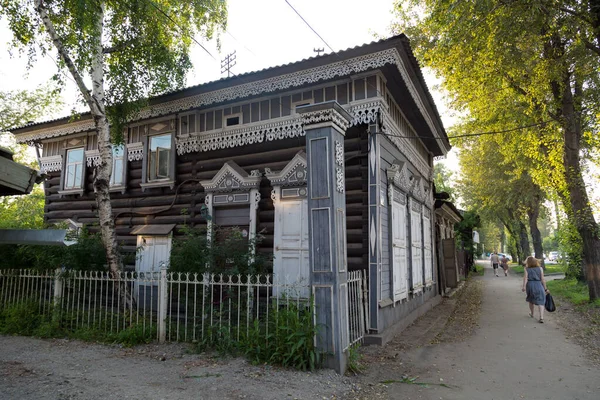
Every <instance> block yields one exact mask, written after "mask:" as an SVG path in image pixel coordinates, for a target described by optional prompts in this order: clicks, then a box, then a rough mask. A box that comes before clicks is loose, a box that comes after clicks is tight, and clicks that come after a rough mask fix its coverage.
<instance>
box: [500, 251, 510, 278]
mask: <svg viewBox="0 0 600 400" xmlns="http://www.w3.org/2000/svg"><path fill="white" fill-rule="evenodd" d="M500 266H501V267H502V269H503V270H504V276H508V258H506V254H502V258H500Z"/></svg>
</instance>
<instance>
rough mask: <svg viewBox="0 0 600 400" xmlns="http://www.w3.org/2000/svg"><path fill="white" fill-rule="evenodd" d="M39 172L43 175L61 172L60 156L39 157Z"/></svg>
mask: <svg viewBox="0 0 600 400" xmlns="http://www.w3.org/2000/svg"><path fill="white" fill-rule="evenodd" d="M40 164H41V166H40V170H41V171H42V172H43V173H47V172H56V171H61V170H62V156H61V155H58V156H48V157H40Z"/></svg>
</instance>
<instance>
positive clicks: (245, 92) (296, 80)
mask: <svg viewBox="0 0 600 400" xmlns="http://www.w3.org/2000/svg"><path fill="white" fill-rule="evenodd" d="M387 64H394V65H396V67H397V68H398V71H399V72H400V75H401V76H402V79H403V80H404V82H405V84H406V87H407V88H408V91H409V92H410V94H411V96H412V98H413V99H414V101H415V103H416V105H417V108H418V109H419V111H420V112H421V114H422V115H423V118H424V119H425V121H426V123H427V125H428V127H429V129H430V130H431V132H433V134H434V136H436V137H441V136H442V134H443V133H442V132H439V130H438V129H436V126H435V124H434V123H433V117H432V116H431V115H430V113H429V111H428V110H427V108H426V107H425V103H427V99H424V98H422V96H421V95H420V94H419V91H418V90H417V88H416V86H415V82H413V80H412V79H411V78H410V76H411V75H410V73H409V66H407V65H405V61H404V60H403V59H402V57H401V56H400V53H399V52H398V49H397V48H396V47H392V48H389V49H385V50H382V51H377V52H373V53H369V54H364V55H360V56H357V57H354V58H349V59H346V60H341V61H338V62H333V63H329V64H326V65H321V66H317V67H314V68H308V69H303V70H300V71H296V72H292V73H289V74H283V75H278V76H273V77H270V78H267V79H263V80H259V81H252V82H247V83H243V84H241V85H235V86H230V87H226V88H223V89H218V90H214V91H211V92H207V93H199V94H196V95H191V96H187V97H183V98H180V99H176V100H171V101H166V102H163V103H158V104H155V105H152V106H150V107H148V108H146V109H144V110H142V111H140V112H139V113H138V115H136V117H135V118H134V120H143V119H147V118H152V117H157V116H162V115H166V114H172V113H177V112H181V111H186V110H190V109H193V108H199V107H205V106H209V105H211V104H217V103H222V102H226V101H232V100H236V99H241V98H246V97H249V96H257V95H261V94H264V93H270V92H275V91H280V90H286V89H290V88H294V87H300V86H304V85H307V84H311V83H316V82H320V81H327V80H331V79H335V78H339V77H343V76H348V75H351V74H356V73H360V72H365V71H368V70H371V69H376V68H381V67H383V66H385V65H387ZM298 67H300V65H298ZM93 129H94V122H93V121H92V120H87V121H79V122H71V123H67V124H64V125H61V126H58V127H50V128H42V129H40V130H36V131H32V132H27V133H22V134H18V135H16V136H17V141H18V142H19V143H28V142H32V141H36V140H41V139H48V138H52V137H58V136H64V135H68V134H71V133H75V132H83V131H88V130H93Z"/></svg>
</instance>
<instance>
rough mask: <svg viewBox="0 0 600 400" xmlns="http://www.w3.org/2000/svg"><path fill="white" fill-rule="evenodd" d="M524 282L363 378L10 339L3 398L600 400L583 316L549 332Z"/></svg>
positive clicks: (2, 364) (2, 365) (389, 350)
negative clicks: (532, 310)
mask: <svg viewBox="0 0 600 400" xmlns="http://www.w3.org/2000/svg"><path fill="white" fill-rule="evenodd" d="M520 282H521V281H520V278H519V277H518V276H516V275H512V276H509V277H507V278H505V277H499V278H496V277H494V276H493V274H492V270H491V269H489V268H487V269H486V270H485V275H484V276H483V277H477V278H475V280H474V281H472V282H470V284H469V285H467V286H466V287H465V289H464V290H463V291H462V292H461V293H460V295H459V296H455V297H453V298H450V299H445V300H444V301H443V302H442V304H441V305H439V306H438V307H436V308H434V309H433V310H432V311H430V312H429V313H427V314H426V315H425V316H423V317H422V318H420V319H419V320H417V321H416V322H415V323H414V324H413V325H411V326H410V327H409V328H408V329H406V330H405V331H404V332H402V333H401V334H400V335H398V336H397V337H396V338H395V339H394V340H393V341H392V342H391V343H389V344H388V345H387V346H385V347H383V348H382V347H374V346H371V347H365V348H363V349H362V350H361V353H362V355H363V363H364V364H365V365H366V370H365V372H364V373H363V374H360V375H358V376H352V377H342V376H339V375H337V374H336V373H335V372H333V371H331V370H320V371H317V372H314V373H306V372H297V371H291V370H284V369H281V368H276V367H269V366H252V365H250V364H248V362H246V361H245V360H244V359H241V358H236V359H231V358H229V359H223V358H220V357H215V356H210V355H205V354H203V355H198V354H190V353H189V352H188V347H187V346H184V345H177V344H174V345H165V346H159V345H147V346H140V347H136V348H134V349H122V348H119V347H116V346H104V345H95V344H89V343H83V342H79V341H68V340H39V339H33V338H27V337H8V336H0V349H1V351H0V398H1V399H61V400H62V399H99V398H101V399H188V398H195V399H210V400H212V399H261V400H262V399H369V400H372V399H431V400H439V399H444V400H448V399H466V400H479V399H485V400H509V399H516V400H521V399H530V400H531V399H535V400H542V399H557V400H563V399H577V400H592V399H594V400H597V399H598V398H600V395H599V393H600V374H599V372H598V366H597V365H596V366H593V365H592V364H591V362H590V361H589V358H586V357H584V353H583V350H582V348H581V347H580V346H579V345H577V344H575V343H574V340H573V337H572V336H573V335H572V333H570V334H569V337H567V335H566V334H565V329H563V328H562V327H561V326H564V324H565V321H567V323H569V322H568V321H571V322H570V324H571V325H573V321H574V320H575V319H574V318H575V315H574V314H572V313H571V314H569V315H568V316H565V315H563V313H562V312H561V308H560V307H559V309H558V311H557V313H554V314H546V318H545V319H546V323H545V324H539V323H538V322H537V321H536V320H534V319H531V318H529V317H528V316H527V312H528V308H527V304H526V303H525V301H524V295H523V294H522V293H521V290H520ZM564 314H566V313H564ZM448 316H450V318H448ZM559 321H560V325H561V326H559V323H558V322H559ZM567 332H568V329H567ZM424 385H426V386H424Z"/></svg>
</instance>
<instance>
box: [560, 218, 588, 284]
mask: <svg viewBox="0 0 600 400" xmlns="http://www.w3.org/2000/svg"><path fill="white" fill-rule="evenodd" d="M556 237H557V239H558V248H559V250H560V252H561V253H562V255H563V259H562V260H563V262H564V263H566V270H565V275H566V277H567V278H575V279H579V280H582V279H583V259H582V253H583V243H582V241H581V236H580V235H579V233H578V232H577V229H576V228H575V227H574V226H573V225H572V224H571V223H570V222H569V221H565V222H563V224H562V225H561V226H560V229H559V230H558V231H557V232H556Z"/></svg>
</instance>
